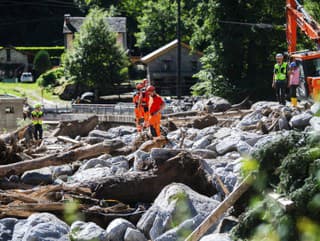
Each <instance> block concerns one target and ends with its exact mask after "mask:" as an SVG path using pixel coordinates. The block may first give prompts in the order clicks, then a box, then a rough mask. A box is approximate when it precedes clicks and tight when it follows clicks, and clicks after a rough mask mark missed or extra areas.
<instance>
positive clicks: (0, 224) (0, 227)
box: [0, 218, 18, 241]
mask: <svg viewBox="0 0 320 241" xmlns="http://www.w3.org/2000/svg"><path fill="white" fill-rule="evenodd" d="M17 222H18V219H16V218H4V219H1V220H0V240H2V241H9V240H12V234H13V229H14V226H15V225H16V223H17Z"/></svg>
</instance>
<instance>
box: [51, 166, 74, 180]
mask: <svg viewBox="0 0 320 241" xmlns="http://www.w3.org/2000/svg"><path fill="white" fill-rule="evenodd" d="M51 169H52V176H53V177H59V176H62V175H67V176H70V175H72V174H73V170H72V167H71V165H62V166H53V167H51Z"/></svg>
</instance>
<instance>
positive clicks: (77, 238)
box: [70, 221, 106, 241]
mask: <svg viewBox="0 0 320 241" xmlns="http://www.w3.org/2000/svg"><path fill="white" fill-rule="evenodd" d="M70 238H71V240H74V241H93V240H94V241H105V240H106V234H105V230H104V229H102V228H101V227H99V226H98V225H97V224H95V223H93V222H89V223H85V222H82V221H76V222H74V223H73V224H72V225H71V227H70Z"/></svg>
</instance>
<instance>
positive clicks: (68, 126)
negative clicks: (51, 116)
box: [52, 116, 99, 138]
mask: <svg viewBox="0 0 320 241" xmlns="http://www.w3.org/2000/svg"><path fill="white" fill-rule="evenodd" d="M98 123H99V119H98V116H91V117H89V118H88V119H85V120H81V121H78V120H74V121H60V124H59V125H58V127H57V129H56V130H55V131H54V133H53V134H52V136H69V137H71V138H75V137H76V136H87V135H88V134H89V132H90V131H92V130H93V129H94V128H95V127H96V126H97V125H98Z"/></svg>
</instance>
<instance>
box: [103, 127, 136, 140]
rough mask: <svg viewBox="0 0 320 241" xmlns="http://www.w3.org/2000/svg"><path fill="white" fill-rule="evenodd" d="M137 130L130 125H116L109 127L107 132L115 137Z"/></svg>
mask: <svg viewBox="0 0 320 241" xmlns="http://www.w3.org/2000/svg"><path fill="white" fill-rule="evenodd" d="M136 131H137V129H136V128H135V127H132V126H118V127H114V128H110V129H109V130H108V131H107V133H108V135H109V136H111V137H112V138H117V137H119V136H125V135H130V134H133V133H135V132H136Z"/></svg>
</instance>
